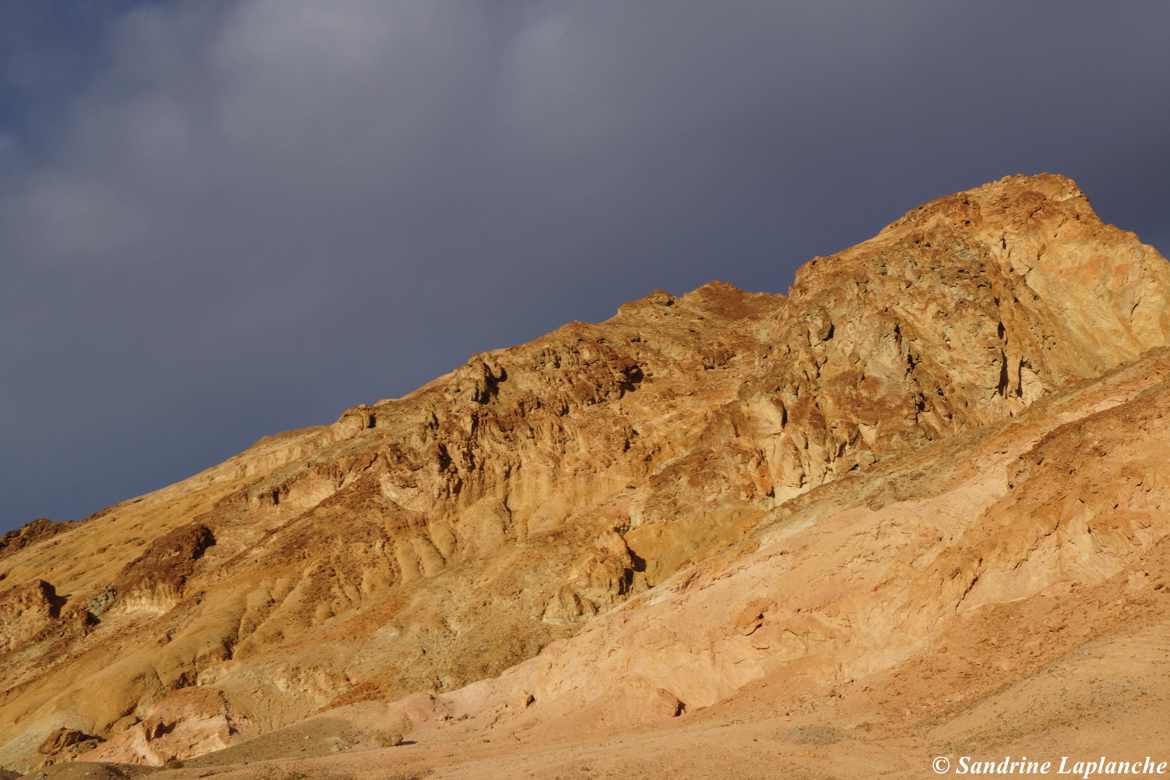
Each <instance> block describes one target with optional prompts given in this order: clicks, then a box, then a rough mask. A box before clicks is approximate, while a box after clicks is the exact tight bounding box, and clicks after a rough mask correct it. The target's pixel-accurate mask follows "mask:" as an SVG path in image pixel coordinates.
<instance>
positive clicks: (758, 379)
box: [0, 175, 1170, 768]
mask: <svg viewBox="0 0 1170 780" xmlns="http://www.w3.org/2000/svg"><path fill="white" fill-rule="evenodd" d="M777 265H778V267H779V265H780V264H779V262H778V264H777ZM1168 303H1170V266H1168V265H1167V263H1166V261H1165V260H1164V259H1163V258H1162V257H1161V256H1159V255H1158V254H1157V252H1156V251H1155V250H1154V249H1153V248H1151V247H1149V246H1146V245H1144V244H1142V243H1141V242H1140V241H1139V240H1138V239H1137V238H1136V237H1135V236H1134V235H1133V234H1131V233H1127V232H1125V231H1122V230H1119V229H1117V228H1114V227H1111V226H1108V225H1104V224H1102V223H1101V221H1100V220H1099V219H1098V218H1097V216H1096V215H1095V214H1094V212H1093V210H1092V208H1091V206H1090V205H1089V202H1088V200H1087V199H1086V198H1085V196H1084V194H1083V193H1082V192H1081V191H1080V190H1079V189H1078V188H1077V186H1076V185H1075V184H1074V183H1073V182H1072V181H1070V180H1068V179H1066V178H1063V177H1060V176H1052V175H1042V176H1032V177H1009V178H1006V179H1002V180H1000V181H997V182H993V183H990V184H987V185H984V186H982V187H979V188H977V189H973V190H970V191H967V192H963V193H959V194H956V195H951V196H948V197H945V198H941V199H939V200H936V201H933V202H931V203H928V204H926V205H924V206H922V207H920V208H917V209H914V210H913V211H911V212H909V213H908V214H906V215H905V216H904V217H902V218H901V219H899V220H897V221H896V222H894V223H892V224H891V225H889V226H888V227H886V228H885V229H884V230H882V231H881V232H880V233H879V234H878V235H877V236H875V237H874V238H872V239H870V240H869V241H866V242H864V243H862V244H859V245H857V246H855V247H852V248H850V249H847V250H845V251H843V252H840V253H838V254H835V255H832V256H828V257H818V258H815V259H813V260H811V261H809V262H808V263H806V264H805V265H804V266H803V267H802V268H801V269H800V270H799V271H798V272H797V275H796V279H795V281H794V283H793V285H792V288H791V290H790V291H789V293H788V294H787V295H780V294H766V293H749V292H744V291H741V290H737V289H735V288H733V287H731V286H729V285H726V284H722V283H713V284H709V285H706V286H704V287H701V288H699V289H697V290H695V291H693V292H691V293H688V294H686V295H683V296H681V297H675V296H673V295H670V294H667V293H664V292H655V293H652V294H650V295H649V296H647V297H645V298H643V299H641V300H637V301H634V302H631V303H628V304H625V305H623V306H622V307H621V308H620V310H619V311H618V313H617V315H616V316H614V317H613V318H612V319H610V320H607V321H605V322H602V323H598V324H587V323H570V324H568V325H566V326H564V327H562V328H560V329H558V330H556V331H554V332H552V333H550V334H548V335H546V336H543V337H541V338H538V339H536V340H535V341H532V342H530V343H527V344H523V345H520V346H516V347H511V348H508V349H503V350H498V351H494V352H490V353H484V354H481V355H477V356H475V357H473V358H472V359H471V360H469V361H468V362H467V363H466V364H465V365H463V366H461V367H459V368H458V369H456V370H455V371H453V372H451V373H449V374H447V375H444V376H442V377H439V378H437V379H435V380H433V381H432V382H430V383H428V384H427V385H424V386H423V387H421V388H419V389H418V390H416V391H414V392H413V393H411V394H409V395H407V396H404V397H402V398H398V399H393V400H384V401H379V402H376V403H372V404H366V405H362V406H357V407H354V408H352V409H349V410H347V411H346V412H345V413H344V414H342V416H341V418H340V419H339V420H338V421H337V422H336V423H334V424H332V425H326V426H319V427H313V428H305V429H301V430H296V431H290V432H287V433H283V434H279V435H276V436H271V437H268V438H265V439H263V440H261V441H260V442H258V443H257V444H256V445H254V446H253V447H251V448H250V449H248V450H247V451H245V452H243V453H241V454H239V455H237V456H235V457H233V458H231V459H229V460H228V461H226V462H224V463H223V464H220V465H218V466H215V467H214V468H211V469H208V470H207V471H205V472H202V473H200V474H197V475H195V476H193V477H191V478H189V479H187V480H184V481H182V482H179V483H176V484H174V485H171V486H169V487H166V488H163V489H162V490H159V491H156V492H154V493H151V494H148V495H146V496H143V497H141V498H137V499H134V500H132V501H128V502H125V503H123V504H119V505H117V506H114V507H111V508H109V509H108V510H105V511H103V512H101V513H99V514H97V515H94V516H93V517H91V518H89V519H87V520H86V521H84V522H80V523H73V524H68V525H63V526H56V525H53V524H51V523H49V524H46V523H44V522H42V523H40V524H39V525H37V526H36V527H35V528H32V529H30V530H26V531H24V532H23V533H22V534H21V533H18V534H15V535H10V537H11V538H9V537H6V540H5V542H4V543H2V544H0V735H2V736H0V766H11V767H19V768H29V767H33V766H37V765H39V764H40V763H43V762H46V761H48V762H53V761H62V760H68V759H71V758H75V757H78V756H85V757H87V758H91V759H92V758H97V759H104V760H120V761H134V762H146V763H156V764H158V763H162V762H163V761H166V760H167V759H169V758H173V757H177V758H179V759H185V758H188V757H190V756H194V755H199V754H202V753H206V752H209V751H212V750H217V749H220V748H224V747H227V746H230V745H233V744H236V743H238V742H240V741H241V740H244V739H247V738H250V737H255V736H257V735H261V734H265V733H268V732H272V731H274V730H276V729H280V728H282V727H285V726H288V725H289V724H292V723H294V722H296V721H299V720H301V719H304V718H307V717H310V716H313V715H315V714H318V713H320V712H322V711H329V710H331V709H332V708H337V707H341V706H344V705H349V704H353V703H356V702H362V701H390V700H394V699H397V698H399V697H402V696H406V695H408V694H411V693H417V692H426V693H434V692H444V691H450V690H453V689H456V688H459V687H460V686H465V685H467V684H469V683H472V682H474V681H476V680H481V679H484V678H489V677H494V676H496V675H499V674H501V673H502V672H504V671H505V670H506V669H508V668H509V667H513V666H515V665H516V664H518V663H520V662H522V661H524V660H526V659H529V658H531V657H533V656H535V655H537V654H538V653H539V652H540V651H541V650H542V648H545V647H546V646H548V645H549V644H550V643H552V642H554V641H556V640H567V639H569V638H571V637H573V636H574V635H576V634H578V633H579V632H580V631H582V629H583V628H584V627H586V626H588V625H589V624H590V621H591V619H592V618H594V617H595V616H597V615H599V614H601V613H606V612H609V611H612V610H613V609H614V608H615V607H617V606H619V605H622V604H623V603H625V602H627V600H629V599H631V598H632V597H635V596H637V595H638V594H641V593H644V592H645V591H648V590H652V589H656V588H659V586H662V584H663V583H664V582H666V581H667V580H668V579H670V578H671V577H673V576H674V575H676V573H678V572H680V571H681V570H683V569H687V568H688V567H690V566H692V565H693V564H695V563H696V562H699V561H702V560H704V559H706V558H708V557H709V556H711V555H713V554H717V553H720V552H721V551H725V550H727V549H728V548H730V547H732V546H734V545H738V544H741V543H742V542H743V541H744V540H745V539H749V538H751V534H752V532H753V529H757V528H758V527H760V525H761V523H765V522H772V521H774V520H775V518H776V517H777V516H778V515H777V513H778V512H780V513H782V512H783V507H784V506H785V505H786V502H791V501H792V500H793V499H797V497H801V496H804V494H807V493H809V491H812V490H813V489H814V488H818V487H819V486H822V485H826V483H830V482H833V481H834V480H837V479H838V478H840V477H843V476H846V475H853V476H856V477H862V476H864V475H865V474H866V473H867V472H868V470H870V469H873V468H875V467H876V466H877V465H880V464H881V463H883V462H885V461H888V460H889V459H891V458H894V457H896V456H900V455H903V454H905V453H908V452H912V451H914V450H916V449H919V448H921V447H924V446H928V445H930V444H932V443H935V442H939V441H942V440H944V439H947V438H948V437H953V436H955V435H957V434H965V433H967V432H971V431H975V430H978V429H981V428H983V427H986V426H988V425H991V424H1000V423H1002V422H1004V421H1008V420H1011V419H1012V418H1014V417H1017V416H1019V415H1021V414H1022V413H1023V412H1024V411H1025V410H1026V409H1027V408H1028V407H1030V406H1031V405H1033V404H1034V403H1036V402H1037V401H1039V400H1041V399H1045V398H1049V397H1052V396H1053V395H1054V394H1056V393H1058V392H1061V391H1063V390H1064V389H1067V388H1070V387H1073V386H1076V385H1077V383H1079V382H1081V381H1083V380H1089V379H1093V378H1096V377H1100V376H1102V375H1104V374H1106V373H1107V372H1110V371H1111V370H1113V369H1115V368H1117V367H1118V366H1120V365H1122V364H1125V363H1127V362H1129V361H1132V360H1134V359H1135V358H1137V357H1138V356H1139V355H1141V354H1142V353H1144V352H1146V351H1148V350H1150V349H1152V348H1155V347H1161V346H1164V345H1165V344H1166V343H1167V341H1168V339H1170V306H1168ZM802 500H803V499H802ZM748 612H751V613H752V614H748V615H747V617H746V618H745V620H746V623H745V625H748V627H749V628H750V627H751V625H754V623H753V621H756V620H757V618H756V617H754V615H755V614H756V613H755V612H752V610H751V609H749V610H748ZM756 612H759V613H760V615H762V614H763V612H762V611H761V610H759V609H757V610H756ZM745 614H747V613H745ZM761 619H762V618H761ZM749 624H750V625H749ZM753 630H754V629H753ZM655 695H657V694H655ZM667 704H668V705H669V706H666V707H665V709H666V710H671V709H672V708H673V710H674V714H677V713H678V712H680V711H681V710H679V708H678V705H679V702H676V701H674V700H671V701H670V702H667Z"/></svg>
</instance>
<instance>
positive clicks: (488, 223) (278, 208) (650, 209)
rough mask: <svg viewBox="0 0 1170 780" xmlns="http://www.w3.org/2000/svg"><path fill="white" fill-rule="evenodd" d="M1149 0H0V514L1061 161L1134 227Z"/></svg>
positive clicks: (771, 273) (761, 268)
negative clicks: (1114, 0) (930, 201)
mask: <svg viewBox="0 0 1170 780" xmlns="http://www.w3.org/2000/svg"><path fill="white" fill-rule="evenodd" d="M1168 30H1170V3H1166V2H1165V1H1164V0H1151V1H1149V2H1143V0H1128V1H1127V2H1125V3H1116V4H1115V3H1099V2H1079V1H1078V0H1060V1H1052V0H1037V1H1036V2H1029V3H1021V2H1018V0H1012V2H1004V1H1002V0H981V2H978V3H968V2H940V0H889V2H882V3H860V2H855V1H854V0H851V1H850V2H837V1H836V0H808V2H784V1H783V0H768V1H767V2H762V1H761V2H747V1H743V2H739V1H737V0H730V1H729V0H720V1H719V2H678V1H677V0H669V1H666V2H657V1H656V0H639V1H638V2H628V0H581V1H580V2H535V1H529V2H504V1H503V0H499V1H496V0H481V1H480V2H473V1H472V0H466V1H464V2H444V1H443V0H417V1H415V2H398V1H397V0H329V1H328V2H325V1H324V0H316V1H315V2H309V1H308V0H239V1H238V2H223V1H221V0H208V1H206V2H189V3H168V2H131V1H130V0H117V1H115V0H111V2H103V3H92V2H87V1H86V0H56V1H55V2H53V3H44V2H39V1H38V0H25V1H23V2H22V1H18V0H0V531H2V530H4V529H7V528H12V527H16V526H18V525H21V524H23V523H25V522H27V521H29V520H32V519H33V518H35V517H40V516H49V517H52V518H56V519H72V518H78V517H82V516H85V515H87V514H89V513H91V512H94V511H97V510H98V509H101V508H102V507H104V506H107V505H109V504H112V503H114V502H117V501H120V500H123V499H126V498H130V497H132V496H135V495H139V494H141V493H144V492H147V491H150V490H153V489H155V488H158V487H161V486H163V485H165V484H168V483H170V482H173V481H176V480H178V479H181V478H183V477H185V476H188V475H190V474H192V473H194V472H196V471H199V470H200V469H202V468H205V467H207V466H210V465H213V464H215V463H217V462H219V461H221V460H223V459H224V458H226V457H228V456H230V455H232V454H234V453H235V452H238V451H240V450H241V449H243V448H245V447H247V446H248V445H249V444H251V443H252V442H253V441H255V440H256V439H257V438H259V437H260V436H263V435H265V434H269V433H275V432H278V431H281V430H287V429H289V428H295V427H301V426H305V425H311V424H318V423H325V422H330V421H332V420H334V419H336V418H337V416H338V415H339V413H340V412H341V411H342V409H344V408H345V407H347V406H350V405H353V404H356V403H362V402H367V401H372V400H375V399H379V398H387V397H394V396H398V395H401V394H403V393H405V392H408V391H409V390H411V389H413V388H414V387H416V386H418V385H420V384H422V383H423V382H425V381H426V380H428V379H429V378H431V377H433V376H435V375H437V374H440V373H443V372H445V371H448V370H450V369H452V368H453V367H455V366H457V365H459V364H460V363H462V362H463V361H465V360H466V359H467V358H468V357H469V356H470V355H472V354H473V353H476V352H479V351H482V350H487V349H493V348H498V347H503V346H508V345H510V344H514V343H518V342H523V341H527V340H529V339H532V338H535V337H536V336H539V335H540V334H542V333H544V332H546V331H549V330H551V329H553V328H555V327H557V326H559V325H560V324H562V323H564V322H566V321H569V320H586V321H596V320H601V319H605V318H607V317H609V316H611V315H612V314H613V313H614V312H615V311H616V309H617V307H618V306H619V305H620V304H621V303H623V302H624V301H627V300H630V299H633V298H637V297H641V296H643V295H645V294H647V293H648V292H650V291H651V290H653V289H656V288H664V289H667V290H670V291H672V292H676V293H682V292H685V291H687V290H689V289H692V288H694V287H696V286H698V285H700V284H703V283H704V282H706V281H709V280H712V279H723V280H726V281H729V282H731V283H733V284H736V285H738V286H740V287H743V288H746V289H752V290H769V291H784V290H786V289H787V287H788V285H789V283H790V281H791V277H792V273H793V271H794V269H795V268H796V267H797V266H798V265H799V264H800V263H802V262H803V261H805V260H807V259H808V258H810V257H812V256H815V255H826V254H830V253H832V252H834V251H837V250H840V249H842V248H844V247H846V246H849V245H851V244H854V243H857V242H858V241H862V240H864V239H865V238H867V237H869V236H870V235H872V234H873V233H875V232H876V231H877V230H879V229H880V228H881V227H882V226H883V225H885V224H886V223H888V222H890V221H892V220H894V219H895V218H897V217H898V216H899V215H900V214H902V213H903V212H905V211H906V210H908V209H910V208H912V207H914V206H915V205H918V204H919V203H921V202H923V201H925V200H928V199H930V198H933V197H937V196H939V195H943V194H947V193H950V192H954V191H957V190H961V189H966V188H968V187H972V186H976V185H978V184H980V183H983V182H985V181H988V180H991V179H996V178H999V177H1001V176H1004V175H1007V174H1011V173H1019V172H1024V173H1032V172H1039V171H1056V172H1061V173H1065V174H1067V175H1069V176H1072V177H1073V178H1075V179H1076V180H1077V181H1078V182H1079V183H1080V185H1081V187H1082V189H1084V190H1085V191H1086V192H1087V193H1088V195H1089V197H1090V199H1091V200H1092V201H1093V203H1094V205H1095V207H1096V208H1097V210H1098V212H1099V213H1100V214H1101V216H1102V217H1103V218H1104V219H1105V220H1107V221H1109V222H1114V223H1116V224H1119V225H1121V226H1123V227H1125V228H1127V229H1131V230H1134V231H1136V232H1137V233H1138V234H1139V235H1140V236H1142V238H1143V239H1144V240H1145V241H1147V242H1149V243H1152V244H1154V245H1155V246H1158V247H1160V248H1161V249H1162V251H1163V253H1166V251H1167V250H1170V220H1168V219H1167V208H1168V206H1170V47H1168V46H1166V34H1167V31H1168Z"/></svg>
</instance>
